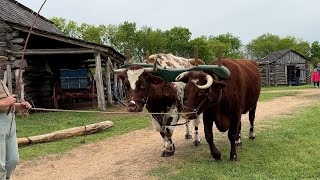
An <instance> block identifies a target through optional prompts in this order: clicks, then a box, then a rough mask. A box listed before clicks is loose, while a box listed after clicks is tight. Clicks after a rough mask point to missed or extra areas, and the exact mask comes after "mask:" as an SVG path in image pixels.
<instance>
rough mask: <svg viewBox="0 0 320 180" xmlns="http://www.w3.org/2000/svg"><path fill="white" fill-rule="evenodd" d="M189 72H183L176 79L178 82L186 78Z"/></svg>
mask: <svg viewBox="0 0 320 180" xmlns="http://www.w3.org/2000/svg"><path fill="white" fill-rule="evenodd" d="M188 73H189V72H188V71H187V72H183V73H181V74H179V75H178V76H177V77H176V81H180V80H181V79H182V78H183V77H184V76H186V75H187V74H188Z"/></svg>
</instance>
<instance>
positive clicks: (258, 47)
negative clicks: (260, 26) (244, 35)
mask: <svg viewBox="0 0 320 180" xmlns="http://www.w3.org/2000/svg"><path fill="white" fill-rule="evenodd" d="M246 49H247V53H248V54H249V55H250V56H251V58H255V59H262V58H264V57H266V56H267V55H269V54H270V53H272V52H274V51H280V50H283V49H292V50H295V51H297V52H299V53H300V54H302V55H304V56H305V57H309V54H310V53H309V52H310V45H309V43H308V42H306V41H303V40H302V39H297V38H296V37H294V36H287V37H285V38H281V37H280V36H278V35H273V34H269V33H267V34H263V35H261V36H259V37H258V38H256V39H254V40H252V41H251V42H250V43H248V44H247V46H246Z"/></svg>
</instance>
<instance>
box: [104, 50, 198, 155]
mask: <svg viewBox="0 0 320 180" xmlns="http://www.w3.org/2000/svg"><path fill="white" fill-rule="evenodd" d="M153 61H157V64H158V65H160V66H162V67H165V68H190V67H192V64H191V63H192V62H191V61H192V59H185V58H182V57H176V56H173V55H172V54H155V55H151V56H150V62H153ZM109 65H110V63H109ZM153 71H154V70H153V69H152V68H143V67H142V66H139V65H131V66H128V68H125V69H118V70H115V72H116V73H117V74H118V76H119V77H120V78H121V79H122V80H123V82H124V84H125V86H126V89H127V97H128V111H130V112H141V111H142V110H143V107H144V105H146V109H147V110H148V112H150V113H168V114H163V115H160V114H153V115H151V119H152V124H153V127H154V129H155V130H156V131H158V132H160V134H161V136H162V138H163V141H164V149H163V150H162V153H161V156H162V157H165V156H171V155H173V154H174V151H175V147H174V143H173V142H172V139H171V138H172V134H173V131H174V128H175V125H176V124H177V122H178V120H179V118H180V115H179V114H178V113H180V112H181V111H182V101H183V89H184V86H185V84H184V83H182V82H174V83H169V82H165V81H164V80H163V79H161V78H160V77H158V76H155V75H153ZM170 113H172V114H170ZM193 125H194V128H195V130H194V140H193V143H194V145H195V146H197V145H198V144H199V143H200V138H199V135H198V125H199V120H198V119H195V120H194V121H193ZM185 138H186V139H190V138H192V136H191V133H190V131H189V126H188V123H186V135H185Z"/></svg>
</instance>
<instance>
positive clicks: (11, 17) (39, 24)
mask: <svg viewBox="0 0 320 180" xmlns="http://www.w3.org/2000/svg"><path fill="white" fill-rule="evenodd" d="M35 16H36V12H34V11H32V10H31V9H29V8H27V7H26V6H24V5H22V4H20V3H19V2H17V1H15V0H0V19H2V20H3V21H5V22H11V23H15V24H21V25H23V26H27V27H30V26H31V25H32V22H33V20H34V18H35ZM34 28H35V29H39V30H43V31H47V32H51V33H55V34H62V32H60V31H59V30H58V29H57V28H56V27H55V26H54V24H53V23H52V22H51V21H50V20H48V19H46V18H44V17H43V16H39V17H38V19H37V21H36V24H35V26H34Z"/></svg>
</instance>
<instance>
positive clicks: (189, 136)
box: [184, 119, 192, 139]
mask: <svg viewBox="0 0 320 180" xmlns="http://www.w3.org/2000/svg"><path fill="white" fill-rule="evenodd" d="M184 138H185V139H192V135H191V132H190V129H189V122H188V120H187V119H186V134H185V136H184Z"/></svg>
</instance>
